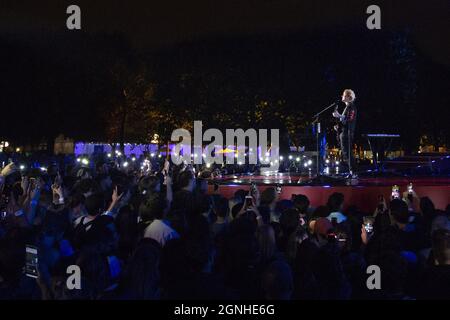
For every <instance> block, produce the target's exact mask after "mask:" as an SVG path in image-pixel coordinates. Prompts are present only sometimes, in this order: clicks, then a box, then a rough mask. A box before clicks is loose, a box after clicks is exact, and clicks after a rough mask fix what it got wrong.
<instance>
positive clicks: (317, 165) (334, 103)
mask: <svg viewBox="0 0 450 320" xmlns="http://www.w3.org/2000/svg"><path fill="white" fill-rule="evenodd" d="M335 105H336V102H333V103H332V104H330V105H329V106H328V107H326V108H325V109H323V110H322V111H320V112H318V113H316V114H315V115H314V116H313V117H312V119H313V122H312V123H313V124H314V126H315V127H316V128H315V129H316V151H317V156H316V160H317V161H316V176H317V177H319V176H320V175H321V174H320V164H319V158H320V155H319V149H320V146H319V139H320V137H319V135H320V122H319V117H320V115H321V114H322V113H324V112H325V111H327V110H328V109H330V108H332V107H334V106H335Z"/></svg>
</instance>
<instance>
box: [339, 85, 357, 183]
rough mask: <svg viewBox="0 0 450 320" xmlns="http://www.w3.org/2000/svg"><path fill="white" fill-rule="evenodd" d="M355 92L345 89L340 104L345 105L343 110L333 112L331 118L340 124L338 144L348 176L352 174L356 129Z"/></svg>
mask: <svg viewBox="0 0 450 320" xmlns="http://www.w3.org/2000/svg"><path fill="white" fill-rule="evenodd" d="M355 99H356V96H355V92H354V91H353V90H351V89H345V90H344V92H343V93H342V102H344V103H345V109H344V111H343V112H342V114H341V113H339V111H338V110H335V111H334V112H333V117H335V118H338V119H339V121H340V122H341V124H342V130H341V131H340V134H339V142H340V145H341V153H342V160H343V161H344V162H346V163H347V164H348V166H349V171H350V174H352V166H353V154H352V142H353V135H354V133H355V127H356V112H357V110H356V105H355Z"/></svg>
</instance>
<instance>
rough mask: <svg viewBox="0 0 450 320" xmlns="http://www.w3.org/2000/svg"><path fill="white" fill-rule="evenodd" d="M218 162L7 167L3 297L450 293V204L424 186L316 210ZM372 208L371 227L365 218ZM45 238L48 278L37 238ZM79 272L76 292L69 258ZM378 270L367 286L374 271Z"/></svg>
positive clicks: (2, 181)
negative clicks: (228, 178)
mask: <svg viewBox="0 0 450 320" xmlns="http://www.w3.org/2000/svg"><path fill="white" fill-rule="evenodd" d="M209 178H210V172H209V173H208V171H204V172H201V173H198V172H197V173H195V172H194V170H193V169H192V168H191V167H190V166H186V165H181V166H170V165H169V162H168V161H166V163H165V164H164V165H161V167H160V168H159V169H158V170H151V169H150V168H144V169H143V168H142V167H141V168H139V167H131V166H130V167H127V168H124V167H123V166H122V167H120V166H117V165H115V164H114V163H113V162H109V161H107V159H104V160H98V161H96V163H95V165H92V166H91V167H86V166H83V165H82V164H80V163H77V162H76V161H73V163H71V164H67V166H66V167H65V168H63V169H62V168H60V167H58V166H49V167H48V168H46V169H45V171H44V170H34V171H33V170H28V171H25V170H22V171H21V170H19V168H18V166H17V164H16V165H15V164H14V163H10V164H8V165H6V166H5V167H4V168H3V169H2V171H1V174H0V189H1V194H2V198H1V203H0V205H1V211H2V217H1V223H0V299H33V300H41V299H42V300H67V299H89V300H129V299H152V300H158V299H161V300H173V299H178V300H191V299H194V300H197V299H201V300H215V299H224V300H226V299H258V300H259V299H269V300H311V299H339V300H346V299H400V300H404V299H449V298H450V223H449V210H448V208H447V210H446V211H442V210H438V209H436V208H435V207H434V205H433V202H432V201H431V200H430V199H429V198H427V197H422V198H420V197H419V196H418V195H415V194H414V195H413V196H412V197H411V196H407V195H405V196H404V199H394V200H391V201H388V202H387V201H386V200H385V199H380V204H379V206H377V208H374V212H371V213H362V212H360V211H359V210H358V208H356V207H354V206H351V204H347V203H346V201H345V199H344V196H343V195H342V194H340V193H334V194H332V195H331V196H330V197H329V199H328V202H327V203H324V204H323V205H322V206H318V207H315V208H313V207H311V205H310V201H309V199H308V198H307V197H306V196H305V195H301V194H298V195H293V196H292V198H291V199H279V193H278V192H277V189H276V188H275V187H268V188H265V189H264V190H263V191H262V190H259V189H258V188H257V187H256V186H254V185H252V187H251V188H250V190H248V191H246V190H243V189H242V190H237V191H236V192H235V194H234V196H233V197H232V198H230V199H227V198H225V197H224V196H223V195H221V192H220V191H221V188H220V187H216V188H214V191H213V192H212V193H209V192H208V181H209ZM365 216H371V217H372V220H373V223H372V224H369V225H368V224H366V223H365V222H366V221H365V220H366V219H365V218H364V217H365ZM27 246H33V247H35V248H37V256H38V264H37V266H38V268H37V269H38V270H37V271H38V272H37V278H32V277H29V276H27V274H26V272H24V269H25V266H26V263H27V261H26V255H25V251H26V247H27ZM72 265H76V266H78V267H79V270H80V271H81V273H80V274H81V286H80V288H79V289H77V288H75V289H73V288H69V287H68V286H67V280H68V277H69V276H70V273H68V272H67V268H68V266H72ZM370 265H376V266H378V267H379V269H380V271H381V273H380V275H381V279H380V288H378V289H377V288H376V289H370V288H369V287H370V286H368V285H367V281H368V277H369V276H370V274H368V273H367V267H368V266H370Z"/></svg>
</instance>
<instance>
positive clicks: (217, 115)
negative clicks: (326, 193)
mask: <svg viewBox="0 0 450 320" xmlns="http://www.w3.org/2000/svg"><path fill="white" fill-rule="evenodd" d="M70 4H77V5H79V6H80V7H81V12H82V30H81V31H69V30H67V29H66V19H67V17H68V15H67V14H66V13H65V12H66V8H67V6H68V5H70ZM370 4H377V5H379V6H380V7H381V18H382V29H381V30H368V29H367V28H366V19H367V17H368V15H367V14H366V8H367V6H368V5H370ZM449 13H450V1H447V0H433V1H370V2H369V1H293V0H291V1H275V0H261V1H256V0H249V1H219V0H217V1H211V0H208V1H206V0H205V1H174V0H173V1H97V0H96V1H75V2H69V1H44V0H39V1H37V0H36V1H17V0H15V1H5V0H3V1H2V2H0V74H1V77H0V107H1V124H0V138H1V139H0V140H11V141H13V142H16V143H23V144H26V143H29V144H37V143H39V142H40V141H41V140H46V141H52V140H53V139H54V138H55V136H56V135H58V134H60V133H63V134H65V135H66V136H69V137H72V138H74V139H81V140H87V141H105V142H106V141H108V142H112V141H127V142H148V141H149V139H150V137H151V136H152V135H153V134H154V133H158V134H159V135H160V136H161V137H162V138H163V139H166V138H167V136H168V135H170V132H171V130H172V129H173V128H175V127H179V126H183V127H187V128H189V126H192V121H193V120H203V121H204V125H205V127H218V128H236V127H243V128H248V127H255V128H280V129H282V130H283V131H284V132H289V134H290V137H291V139H292V141H293V143H295V144H301V143H302V137H303V135H302V134H304V133H305V132H307V128H308V124H309V122H310V118H311V116H312V115H313V114H314V113H315V112H317V111H319V110H321V109H322V108H323V107H325V106H327V105H328V104H330V103H331V102H333V101H334V100H335V99H336V98H337V97H338V96H339V95H340V94H341V92H342V90H343V89H345V88H353V89H354V90H355V92H356V95H357V99H358V108H359V119H358V132H357V134H358V137H359V134H360V133H368V132H389V133H400V134H401V135H402V140H401V141H402V145H403V147H404V148H405V149H406V150H411V151H414V150H417V147H418V144H419V143H420V142H422V143H430V144H433V145H435V146H436V147H438V146H442V145H444V144H447V145H448V143H449V142H450V129H449V126H448V120H449V119H450V112H449V107H450V94H449V92H450V45H449V43H450V42H449V31H448V30H449V27H450V26H449V21H450V19H449ZM329 117H330V115H327V116H326V120H325V125H327V126H328V127H331V122H330V121H329V120H327V119H328V118H329ZM327 121H328V122H329V123H327ZM421 138H422V139H421ZM359 139H361V138H359Z"/></svg>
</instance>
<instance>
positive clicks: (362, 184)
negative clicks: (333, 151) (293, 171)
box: [209, 173, 450, 212]
mask: <svg viewBox="0 0 450 320" xmlns="http://www.w3.org/2000/svg"><path fill="white" fill-rule="evenodd" d="M310 181H311V177H309V176H298V175H290V174H288V173H283V174H276V175H271V176H256V175H255V176H252V175H242V176H233V175H229V176H225V177H223V178H221V179H216V180H213V181H211V182H210V185H209V191H210V192H213V184H214V183H217V184H219V192H220V193H221V194H223V195H224V196H226V197H228V198H231V197H232V196H233V194H234V192H236V191H237V190H238V189H244V190H248V189H249V187H250V183H251V182H254V183H256V184H257V185H258V188H259V190H261V191H262V190H264V189H265V188H268V187H270V186H275V185H276V184H280V185H281V186H282V191H281V199H290V198H291V196H292V194H304V195H306V196H307V197H308V198H309V200H310V201H311V205H312V206H314V207H316V206H319V205H323V204H326V202H327V199H328V197H329V195H330V194H332V193H333V192H341V193H343V194H344V196H345V204H346V206H348V205H356V206H357V207H358V208H359V209H360V210H362V211H363V212H372V211H374V209H375V207H376V205H377V202H378V196H379V195H383V196H384V197H385V198H386V199H390V197H391V191H392V186H393V185H398V186H399V187H400V191H401V192H402V193H403V192H404V191H406V188H407V185H408V184H409V183H413V188H414V191H415V192H416V193H417V195H418V196H419V197H424V196H427V197H429V198H430V199H431V200H432V201H433V202H434V204H435V206H436V208H437V209H441V210H445V208H446V206H447V205H448V204H450V178H449V177H439V178H438V177H435V178H433V177H414V178H412V177H402V176H393V177H365V178H359V179H357V180H353V181H352V185H345V182H343V183H339V182H338V183H329V184H327V183H324V184H323V185H308V184H310V183H309V182H310Z"/></svg>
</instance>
